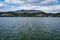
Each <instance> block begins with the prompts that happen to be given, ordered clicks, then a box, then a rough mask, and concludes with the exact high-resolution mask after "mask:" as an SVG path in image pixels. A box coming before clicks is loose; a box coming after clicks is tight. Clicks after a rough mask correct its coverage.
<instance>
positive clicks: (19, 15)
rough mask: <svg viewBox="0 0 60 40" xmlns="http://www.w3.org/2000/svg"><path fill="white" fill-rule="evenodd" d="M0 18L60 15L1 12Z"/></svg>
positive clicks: (54, 14) (54, 15) (57, 15)
mask: <svg viewBox="0 0 60 40" xmlns="http://www.w3.org/2000/svg"><path fill="white" fill-rule="evenodd" d="M0 17H60V13H44V12H38V13H26V12H24V13H15V12H0Z"/></svg>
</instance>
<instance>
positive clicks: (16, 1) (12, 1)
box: [5, 0, 24, 4]
mask: <svg viewBox="0 0 60 40" xmlns="http://www.w3.org/2000/svg"><path fill="white" fill-rule="evenodd" d="M5 2H6V3H10V4H22V3H24V1H21V0H5Z"/></svg>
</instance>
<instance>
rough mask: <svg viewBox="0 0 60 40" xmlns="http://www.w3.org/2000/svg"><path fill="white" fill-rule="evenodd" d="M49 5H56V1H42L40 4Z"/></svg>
mask: <svg viewBox="0 0 60 40" xmlns="http://www.w3.org/2000/svg"><path fill="white" fill-rule="evenodd" d="M51 3H54V4H55V3H58V0H44V1H42V2H41V4H51Z"/></svg>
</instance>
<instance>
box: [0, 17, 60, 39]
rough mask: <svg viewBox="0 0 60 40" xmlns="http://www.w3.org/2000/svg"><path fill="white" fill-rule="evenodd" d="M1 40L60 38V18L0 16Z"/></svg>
mask: <svg viewBox="0 0 60 40" xmlns="http://www.w3.org/2000/svg"><path fill="white" fill-rule="evenodd" d="M0 40H60V18H58V17H55V18H54V17H0Z"/></svg>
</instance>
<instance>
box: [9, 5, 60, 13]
mask: <svg viewBox="0 0 60 40" xmlns="http://www.w3.org/2000/svg"><path fill="white" fill-rule="evenodd" d="M21 9H24V10H42V11H44V12H47V13H49V12H50V13H54V12H60V11H59V10H60V5H53V6H33V5H23V6H19V7H15V6H11V8H10V10H12V11H13V10H14V11H15V10H21Z"/></svg>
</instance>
